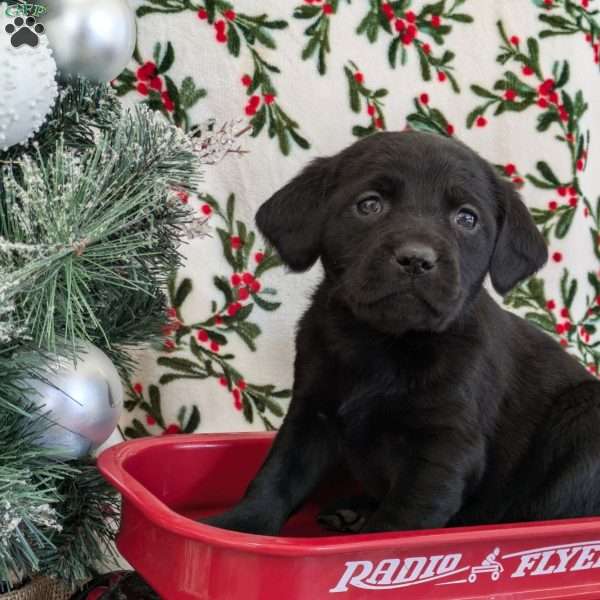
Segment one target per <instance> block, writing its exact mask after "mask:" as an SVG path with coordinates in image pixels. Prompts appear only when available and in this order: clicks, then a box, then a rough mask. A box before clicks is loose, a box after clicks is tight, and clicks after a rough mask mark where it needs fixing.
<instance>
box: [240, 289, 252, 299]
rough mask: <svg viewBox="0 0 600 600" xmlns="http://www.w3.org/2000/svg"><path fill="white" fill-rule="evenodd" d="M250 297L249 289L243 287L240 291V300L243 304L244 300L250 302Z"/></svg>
mask: <svg viewBox="0 0 600 600" xmlns="http://www.w3.org/2000/svg"><path fill="white" fill-rule="evenodd" d="M249 297H250V292H249V291H248V288H245V287H243V288H240V289H239V290H238V300H241V301H242V302H243V301H244V300H248V298H249Z"/></svg>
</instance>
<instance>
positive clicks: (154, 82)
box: [150, 77, 163, 92]
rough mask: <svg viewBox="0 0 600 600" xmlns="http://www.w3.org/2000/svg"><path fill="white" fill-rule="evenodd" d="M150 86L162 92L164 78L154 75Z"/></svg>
mask: <svg viewBox="0 0 600 600" xmlns="http://www.w3.org/2000/svg"><path fill="white" fill-rule="evenodd" d="M150 87H151V88H152V89H153V90H156V91H157V92H161V91H162V87H163V82H162V79H161V78H160V77H154V79H151V80H150Z"/></svg>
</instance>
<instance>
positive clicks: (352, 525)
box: [317, 496, 377, 533]
mask: <svg viewBox="0 0 600 600" xmlns="http://www.w3.org/2000/svg"><path fill="white" fill-rule="evenodd" d="M376 509H377V502H376V501H375V500H373V499H372V498H369V497H367V496H355V497H353V498H347V499H346V500H340V501H338V502H336V503H335V504H334V505H331V506H328V507H326V508H325V509H323V511H322V512H321V513H320V514H319V515H318V516H317V522H318V523H319V524H320V525H322V526H323V527H324V528H325V529H329V530H330V531H339V532H342V533H358V532H359V531H361V530H362V528H363V527H364V526H365V524H366V522H367V521H368V519H369V517H370V516H371V515H372V514H373V512H374V511H375V510H376Z"/></svg>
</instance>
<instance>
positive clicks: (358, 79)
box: [354, 71, 365, 84]
mask: <svg viewBox="0 0 600 600" xmlns="http://www.w3.org/2000/svg"><path fill="white" fill-rule="evenodd" d="M364 80H365V76H364V75H363V74H362V73H361V72H360V71H357V72H356V73H354V81H356V83H358V84H361V83H362V82H363V81H364Z"/></svg>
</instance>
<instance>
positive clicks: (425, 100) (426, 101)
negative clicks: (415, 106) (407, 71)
mask: <svg viewBox="0 0 600 600" xmlns="http://www.w3.org/2000/svg"><path fill="white" fill-rule="evenodd" d="M419 100H420V101H421V104H429V96H428V95H427V94H421V95H420V96H419Z"/></svg>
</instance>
